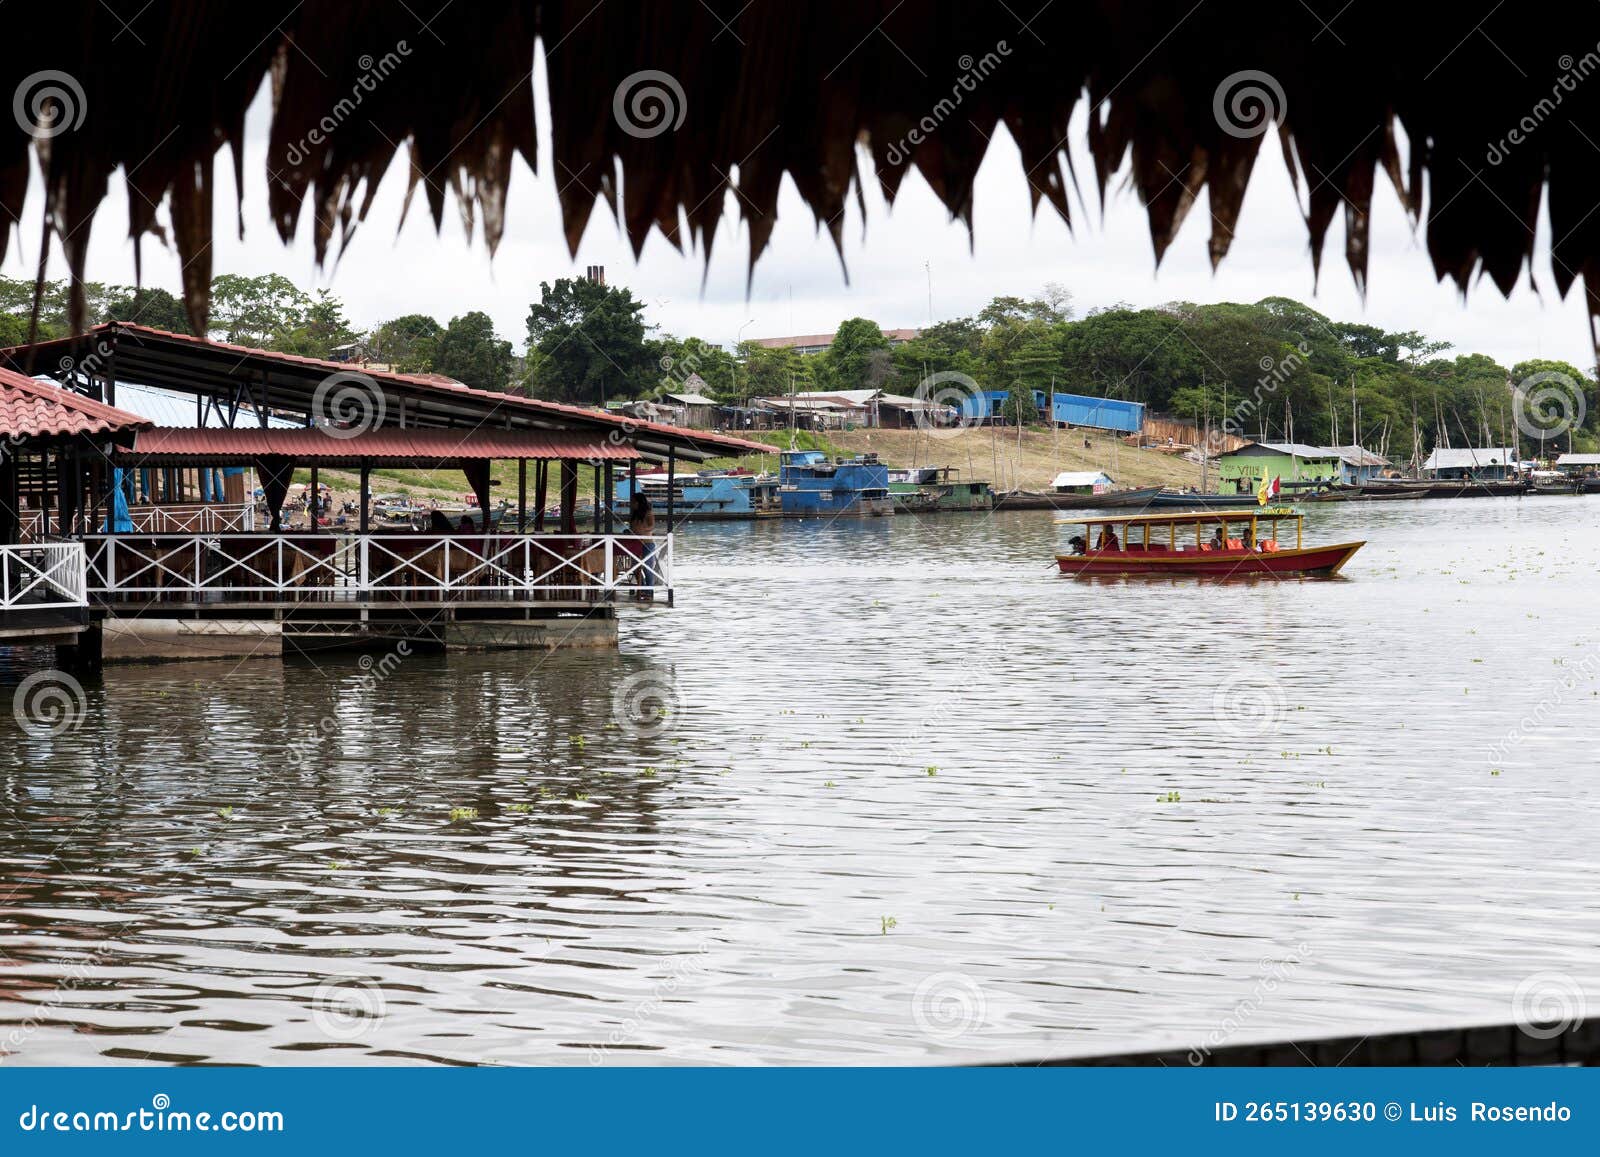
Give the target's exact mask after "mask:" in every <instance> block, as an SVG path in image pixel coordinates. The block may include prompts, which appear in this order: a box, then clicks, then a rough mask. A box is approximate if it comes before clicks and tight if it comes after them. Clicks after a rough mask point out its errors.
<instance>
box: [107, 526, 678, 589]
mask: <svg viewBox="0 0 1600 1157" xmlns="http://www.w3.org/2000/svg"><path fill="white" fill-rule="evenodd" d="M84 543H85V545H86V546H87V548H88V590H89V594H90V596H91V597H92V598H94V599H95V600H96V601H99V602H147V601H158V602H171V601H183V602H206V603H212V602H224V601H232V600H238V601H244V602H314V601H338V602H348V601H369V600H394V599H411V600H417V601H443V600H447V599H448V600H468V601H496V600H509V601H537V600H561V601H574V602H604V601H612V600H613V599H614V596H615V595H616V594H617V593H618V592H623V593H626V594H633V593H639V594H642V593H645V592H649V593H651V594H670V593H671V589H672V580H671V575H672V536H671V535H670V534H668V535H661V536H657V537H654V538H649V539H644V538H638V537H635V536H633V535H617V534H571V535H556V534H543V535H517V534H490V535H482V534H457V535H436V534H349V535H336V534H262V535H252V534H219V535H205V534H182V535H177V534H157V535H150V534H138V533H132V534H109V535H108V534H97V535H86V536H85V537H84ZM647 546H654V548H655V550H654V553H653V555H652V554H651V553H650V552H649V551H648V550H647V549H646V547H647ZM647 560H648V561H647Z"/></svg>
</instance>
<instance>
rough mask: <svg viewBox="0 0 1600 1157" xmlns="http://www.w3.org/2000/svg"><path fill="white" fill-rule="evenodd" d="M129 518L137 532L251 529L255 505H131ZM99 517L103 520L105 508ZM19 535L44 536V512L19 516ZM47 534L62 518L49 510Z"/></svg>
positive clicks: (57, 528) (54, 530)
mask: <svg viewBox="0 0 1600 1157" xmlns="http://www.w3.org/2000/svg"><path fill="white" fill-rule="evenodd" d="M128 518H129V520H130V521H132V523H133V531H132V532H130V533H139V534H226V533H229V532H233V531H250V530H254V529H255V528H256V508H255V505H254V504H253V503H249V502H234V503H212V502H185V503H176V504H173V505H171V506H131V507H129V508H128ZM100 519H101V521H102V522H104V520H105V509H104V507H102V508H101V510H100ZM20 521H21V526H22V537H23V538H25V539H28V540H31V541H38V540H39V539H40V538H42V537H43V535H42V534H41V528H42V527H43V526H44V512H43V511H40V510H35V511H33V512H32V513H26V514H23V515H22V518H21V520H20ZM48 533H49V534H60V533H61V520H60V518H59V517H57V515H56V513H55V512H54V511H51V512H50V529H49V531H48Z"/></svg>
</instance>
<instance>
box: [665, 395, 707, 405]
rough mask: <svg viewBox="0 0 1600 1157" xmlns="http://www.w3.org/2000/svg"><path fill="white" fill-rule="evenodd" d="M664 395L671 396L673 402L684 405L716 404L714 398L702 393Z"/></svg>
mask: <svg viewBox="0 0 1600 1157" xmlns="http://www.w3.org/2000/svg"><path fill="white" fill-rule="evenodd" d="M664 396H665V397H668V398H671V399H672V400H673V401H674V402H681V403H683V404H684V405H685V406H715V405H716V404H717V403H716V400H715V399H714V398H708V397H706V396H705V395H704V394H666V395H664Z"/></svg>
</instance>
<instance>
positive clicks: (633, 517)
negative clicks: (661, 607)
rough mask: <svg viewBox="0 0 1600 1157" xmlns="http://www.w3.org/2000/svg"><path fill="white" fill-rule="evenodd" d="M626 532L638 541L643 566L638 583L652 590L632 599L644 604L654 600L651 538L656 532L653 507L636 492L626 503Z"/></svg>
mask: <svg viewBox="0 0 1600 1157" xmlns="http://www.w3.org/2000/svg"><path fill="white" fill-rule="evenodd" d="M628 532H629V533H630V534H633V535H635V536H636V537H637V538H638V539H639V543H638V546H639V551H640V555H639V557H640V558H641V559H642V560H643V565H642V566H641V567H640V572H639V573H640V581H641V583H642V584H643V585H648V586H649V587H651V588H652V589H651V590H647V591H640V592H639V593H638V594H637V595H635V596H634V597H635V598H637V599H640V600H642V601H644V602H649V601H651V600H652V599H654V598H655V590H654V589H653V588H654V587H655V586H656V584H657V581H658V580H657V578H656V543H655V539H654V537H652V536H653V535H654V534H655V532H656V511H655V507H653V506H652V505H650V499H649V498H647V497H646V496H645V495H644V494H643V493H640V492H638V491H635V492H634V495H633V501H631V502H629V503H628Z"/></svg>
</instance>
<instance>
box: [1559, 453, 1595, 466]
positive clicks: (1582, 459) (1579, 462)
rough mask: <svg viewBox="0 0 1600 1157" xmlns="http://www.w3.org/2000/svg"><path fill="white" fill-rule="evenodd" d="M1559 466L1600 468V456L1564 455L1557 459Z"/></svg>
mask: <svg viewBox="0 0 1600 1157" xmlns="http://www.w3.org/2000/svg"><path fill="white" fill-rule="evenodd" d="M1556 465H1557V466H1600V454H1563V455H1561V457H1559V458H1557V459H1556Z"/></svg>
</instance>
